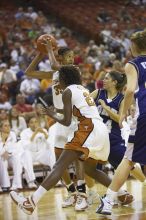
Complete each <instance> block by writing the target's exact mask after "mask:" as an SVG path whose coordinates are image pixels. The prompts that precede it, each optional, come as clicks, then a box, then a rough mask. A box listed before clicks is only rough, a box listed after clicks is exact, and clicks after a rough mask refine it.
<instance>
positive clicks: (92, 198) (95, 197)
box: [87, 191, 99, 205]
mask: <svg viewBox="0 0 146 220" xmlns="http://www.w3.org/2000/svg"><path fill="white" fill-rule="evenodd" d="M98 200H99V195H98V194H97V193H96V192H95V191H89V192H88V197H87V203H88V205H92V204H94V203H96V202H97V201H98Z"/></svg>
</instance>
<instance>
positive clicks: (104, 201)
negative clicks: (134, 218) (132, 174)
mask: <svg viewBox="0 0 146 220" xmlns="http://www.w3.org/2000/svg"><path fill="white" fill-rule="evenodd" d="M100 201H101V204H100V205H99V207H98V208H97V210H96V213H98V214H103V215H111V214H112V206H113V204H112V203H111V202H110V201H109V199H108V198H107V197H106V195H105V196H104V197H102V198H100Z"/></svg>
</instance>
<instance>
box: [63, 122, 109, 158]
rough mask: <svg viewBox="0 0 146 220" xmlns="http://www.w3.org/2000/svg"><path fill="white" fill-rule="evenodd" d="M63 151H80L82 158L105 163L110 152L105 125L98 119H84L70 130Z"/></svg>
mask: <svg viewBox="0 0 146 220" xmlns="http://www.w3.org/2000/svg"><path fill="white" fill-rule="evenodd" d="M65 149H71V150H77V151H82V152H83V153H84V156H85V157H84V158H85V159H86V158H87V157H91V158H93V159H95V160H102V161H107V160H108V156H109V152H110V142H109V134H108V130H107V127H106V125H105V124H104V123H103V122H102V121H101V120H99V119H86V120H84V121H82V122H81V123H80V125H79V126H77V127H76V130H75V129H74V130H72V132H70V134H69V136H68V142H67V144H66V145H65Z"/></svg>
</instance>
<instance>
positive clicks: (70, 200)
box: [62, 192, 77, 208]
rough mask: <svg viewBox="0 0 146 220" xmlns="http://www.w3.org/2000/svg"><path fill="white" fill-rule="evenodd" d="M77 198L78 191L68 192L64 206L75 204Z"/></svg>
mask: <svg viewBox="0 0 146 220" xmlns="http://www.w3.org/2000/svg"><path fill="white" fill-rule="evenodd" d="M76 200H77V193H76V192H74V193H68V197H67V198H66V199H65V200H64V201H63V203H62V208H67V207H70V206H74V205H75V203H76Z"/></svg>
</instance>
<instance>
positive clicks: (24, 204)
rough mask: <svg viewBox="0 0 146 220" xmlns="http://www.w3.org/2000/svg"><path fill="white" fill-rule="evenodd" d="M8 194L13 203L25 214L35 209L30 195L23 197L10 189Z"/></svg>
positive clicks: (29, 213)
mask: <svg viewBox="0 0 146 220" xmlns="http://www.w3.org/2000/svg"><path fill="white" fill-rule="evenodd" d="M10 196H11V198H12V200H13V201H14V202H15V204H16V205H17V206H18V207H19V208H20V209H21V210H22V211H23V212H24V213H26V214H27V215H31V214H32V213H33V211H34V209H35V207H36V206H35V204H34V201H33V200H32V197H31V196H29V197H27V198H25V197H23V196H22V195H21V194H19V193H17V192H15V191H11V192H10Z"/></svg>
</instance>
